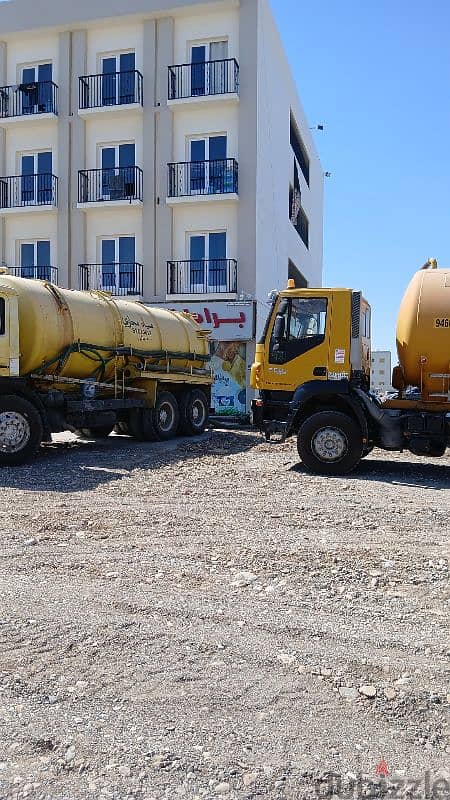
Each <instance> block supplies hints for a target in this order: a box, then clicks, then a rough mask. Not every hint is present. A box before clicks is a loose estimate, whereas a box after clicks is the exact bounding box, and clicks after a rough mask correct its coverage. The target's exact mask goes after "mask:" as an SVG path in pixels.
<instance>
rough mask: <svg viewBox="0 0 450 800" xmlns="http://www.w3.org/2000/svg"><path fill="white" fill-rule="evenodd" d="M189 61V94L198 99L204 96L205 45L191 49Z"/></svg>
mask: <svg viewBox="0 0 450 800" xmlns="http://www.w3.org/2000/svg"><path fill="white" fill-rule="evenodd" d="M191 61H192V63H191V94H192V97H199V96H202V95H204V94H206V47H205V45H199V46H196V47H193V48H192V58H191Z"/></svg>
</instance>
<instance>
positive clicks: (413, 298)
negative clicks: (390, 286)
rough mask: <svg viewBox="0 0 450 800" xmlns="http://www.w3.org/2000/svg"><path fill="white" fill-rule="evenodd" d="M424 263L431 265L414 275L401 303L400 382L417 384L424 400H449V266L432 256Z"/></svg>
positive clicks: (398, 350) (398, 330)
mask: <svg viewBox="0 0 450 800" xmlns="http://www.w3.org/2000/svg"><path fill="white" fill-rule="evenodd" d="M425 266H426V267H428V266H429V267H431V268H430V269H427V268H424V269H422V270H420V271H419V272H417V273H416V274H415V275H414V277H413V278H412V280H411V282H410V284H409V286H408V287H407V289H406V292H405V295H404V297H403V300H402V303H401V305H400V310H399V315H398V322H397V352H398V357H399V362H400V369H401V382H402V383H403V386H404V387H406V386H415V387H418V388H419V389H420V391H421V393H422V400H424V401H427V402H434V403H443V402H450V396H449V389H450V270H449V269H438V268H437V263H436V262H435V261H434V260H432V261H430V262H428V264H427V265H425ZM394 385H395V384H394ZM398 388H400V387H398Z"/></svg>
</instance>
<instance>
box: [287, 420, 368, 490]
mask: <svg viewBox="0 0 450 800" xmlns="http://www.w3.org/2000/svg"><path fill="white" fill-rule="evenodd" d="M297 448H298V453H299V456H300V458H301V460H302V462H303V464H304V465H305V467H306V469H307V470H309V472H315V473H317V474H319V475H345V474H346V473H348V472H351V471H352V469H354V468H355V467H356V466H357V465H358V464H359V462H360V460H361V457H362V452H363V441H362V433H361V429H360V427H359V425H358V424H357V422H355V420H353V419H352V418H351V417H349V416H348V415H347V414H342V413H341V412H340V411H319V412H318V413H316V414H312V416H311V417H309V418H308V419H306V420H305V422H304V423H303V425H302V426H301V428H300V430H299V433H298V439H297Z"/></svg>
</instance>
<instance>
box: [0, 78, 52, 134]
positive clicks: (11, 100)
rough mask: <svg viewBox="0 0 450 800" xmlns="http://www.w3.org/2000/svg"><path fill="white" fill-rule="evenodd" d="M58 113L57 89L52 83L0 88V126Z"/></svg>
mask: <svg viewBox="0 0 450 800" xmlns="http://www.w3.org/2000/svg"><path fill="white" fill-rule="evenodd" d="M57 113H58V87H57V85H56V83H53V81H36V82H33V83H20V84H18V85H15V86H2V87H1V88H0V125H3V124H5V123H7V122H11V121H15V122H17V121H26V120H29V118H30V117H31V116H32V117H36V116H38V117H40V118H42V117H44V118H46V119H47V118H49V117H54V116H56V115H57Z"/></svg>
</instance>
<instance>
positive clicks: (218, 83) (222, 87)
mask: <svg viewBox="0 0 450 800" xmlns="http://www.w3.org/2000/svg"><path fill="white" fill-rule="evenodd" d="M211 100H220V101H222V102H223V101H227V100H228V101H229V102H230V101H231V102H238V101H239V65H238V63H237V61H236V59H235V58H226V59H223V60H221V61H205V62H201V63H195V64H178V65H174V66H171V67H169V85H168V105H169V106H172V105H181V104H185V103H192V102H205V101H211Z"/></svg>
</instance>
